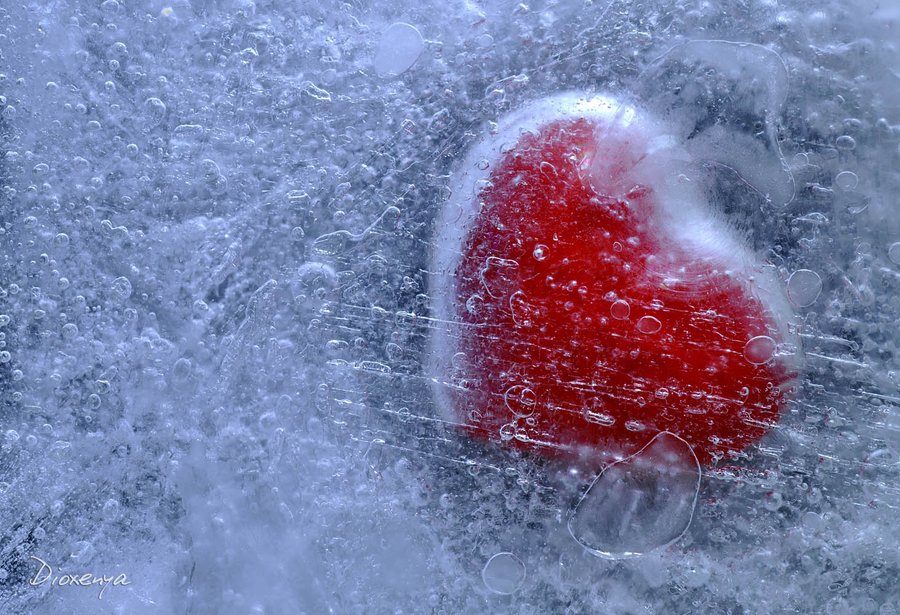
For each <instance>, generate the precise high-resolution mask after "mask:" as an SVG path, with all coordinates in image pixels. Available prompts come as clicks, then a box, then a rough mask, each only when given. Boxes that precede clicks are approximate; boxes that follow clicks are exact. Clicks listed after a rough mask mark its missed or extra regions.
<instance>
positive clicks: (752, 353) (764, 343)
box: [744, 335, 775, 365]
mask: <svg viewBox="0 0 900 615" xmlns="http://www.w3.org/2000/svg"><path fill="white" fill-rule="evenodd" d="M774 355H775V340H773V339H772V338H771V337H769V336H768V335H757V336H756V337H754V338H752V339H751V340H750V341H748V342H747V343H746V344H745V345H744V358H745V359H747V360H748V361H749V362H750V363H752V364H753V365H763V364H765V363H768V362H769V361H771V360H772V357H773V356H774Z"/></svg>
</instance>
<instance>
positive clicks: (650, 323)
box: [636, 316, 662, 335]
mask: <svg viewBox="0 0 900 615" xmlns="http://www.w3.org/2000/svg"><path fill="white" fill-rule="evenodd" d="M636 327H637V330H638V331H640V332H641V333H643V334H644V335H653V334H654V333H658V332H659V330H660V329H662V323H661V322H660V321H659V319H658V318H654V317H653V316H642V317H641V319H640V320H638V321H637V325H636Z"/></svg>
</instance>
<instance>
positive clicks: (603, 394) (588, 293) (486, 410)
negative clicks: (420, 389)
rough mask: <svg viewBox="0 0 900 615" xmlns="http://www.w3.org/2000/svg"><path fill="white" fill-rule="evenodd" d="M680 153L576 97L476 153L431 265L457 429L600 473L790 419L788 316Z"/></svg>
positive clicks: (526, 114) (535, 112)
mask: <svg viewBox="0 0 900 615" xmlns="http://www.w3.org/2000/svg"><path fill="white" fill-rule="evenodd" d="M684 158H685V156H684V154H683V152H682V151H681V150H680V149H679V147H678V145H677V140H675V139H673V138H672V137H670V136H668V135H666V133H665V131H663V130H662V129H661V128H660V125H659V124H658V123H657V122H655V121H653V120H652V119H650V118H649V117H648V116H646V115H645V114H642V113H641V112H640V111H638V110H637V109H635V108H634V107H630V106H625V105H621V104H619V103H618V102H616V101H615V100H613V99H611V98H605V97H594V98H591V99H585V98H579V97H577V96H573V95H564V96H561V97H556V98H552V99H549V100H546V101H543V102H540V103H537V104H535V105H532V106H530V107H528V108H526V109H524V110H523V111H521V112H519V113H517V114H515V115H513V116H511V117H509V118H507V119H506V120H504V121H503V122H501V125H500V127H499V129H498V130H497V131H496V132H495V134H493V135H491V136H489V137H488V138H486V139H485V140H483V141H482V142H481V143H480V144H479V145H478V146H476V148H475V149H474V150H473V152H472V154H471V155H470V156H469V158H468V160H467V162H466V164H465V165H464V168H462V169H461V170H460V171H459V173H458V174H457V176H456V178H455V181H454V184H453V189H454V194H453V196H452V197H451V200H450V201H449V202H448V203H447V205H446V206H445V208H444V210H443V212H442V215H441V219H440V220H439V225H440V227H439V230H438V239H437V242H438V243H437V245H438V247H437V249H436V252H435V257H434V262H433V270H434V272H435V273H436V276H437V277H436V280H437V296H436V300H435V315H436V317H437V321H438V326H437V327H436V328H435V333H434V336H433V339H432V350H431V352H432V368H433V370H434V371H435V382H436V385H435V390H436V393H437V401H438V404H439V405H440V406H441V408H442V409H443V411H444V412H445V415H446V416H447V417H448V418H449V419H450V420H451V421H453V422H455V423H459V424H462V425H464V426H465V428H466V429H467V430H468V431H469V432H470V433H472V434H473V435H476V436H478V437H482V438H485V439H488V440H496V441H498V442H503V443H506V444H508V445H511V446H514V447H517V448H521V449H527V450H533V451H536V452H538V453H540V454H543V455H546V456H551V457H564V458H569V459H571V458H575V457H582V458H583V457H587V458H590V459H598V460H603V461H610V460H612V459H615V458H621V457H624V456H627V455H629V454H631V453H634V452H636V451H637V450H639V449H640V448H641V447H642V446H644V445H645V444H646V443H647V442H648V441H650V440H651V439H652V438H653V437H654V436H655V435H657V434H658V433H660V432H664V431H667V432H671V433H674V434H676V435H678V436H679V437H681V438H682V439H684V440H685V441H686V442H688V443H689V444H690V445H691V446H692V447H693V449H694V452H695V454H696V455H697V457H698V459H699V460H700V462H701V463H704V464H706V463H709V462H710V461H712V460H714V459H719V458H721V457H724V456H727V455H728V454H729V453H735V452H737V451H741V450H742V449H744V448H745V447H746V446H747V445H749V444H751V443H753V442H755V441H757V440H758V439H759V438H760V437H762V436H763V435H764V434H765V433H766V431H767V430H768V429H770V427H771V426H772V425H774V424H775V423H776V422H777V420H778V417H779V413H780V409H781V407H782V406H783V404H784V403H785V401H786V392H787V390H788V388H789V387H790V385H791V384H792V381H793V379H794V378H795V377H796V375H797V372H796V365H795V364H794V362H793V359H792V358H791V356H790V354H789V353H787V352H784V351H783V348H785V347H790V345H791V343H792V342H793V338H792V337H791V334H790V333H789V332H788V328H787V320H788V319H789V318H790V310H789V309H787V308H786V303H785V301H784V299H783V295H782V294H781V292H780V290H779V288H778V285H777V284H776V283H775V282H774V279H773V278H772V276H771V274H769V273H767V272H766V271H765V270H764V268H763V267H762V266H761V265H760V264H759V263H757V261H756V259H755V258H754V256H753V255H752V254H751V253H750V252H749V251H748V250H747V249H746V248H745V247H744V246H743V245H741V243H740V242H739V241H738V240H737V239H736V238H735V236H734V233H733V232H732V231H731V230H730V229H729V228H728V227H727V225H725V224H724V223H722V222H721V221H719V220H718V219H716V217H715V216H714V215H713V214H712V213H710V212H709V209H708V207H706V204H705V203H703V202H702V201H703V198H704V197H703V194H702V192H701V191H700V190H699V189H697V188H695V187H693V184H692V182H691V181H690V180H689V179H688V177H687V175H686V173H685V172H684V169H687V168H688V167H687V166H686V165H685V161H684Z"/></svg>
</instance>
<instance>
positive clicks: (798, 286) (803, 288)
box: [787, 269, 822, 307]
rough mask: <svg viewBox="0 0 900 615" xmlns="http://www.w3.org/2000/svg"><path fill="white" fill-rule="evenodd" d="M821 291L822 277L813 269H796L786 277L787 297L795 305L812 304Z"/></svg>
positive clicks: (805, 305) (804, 305)
mask: <svg viewBox="0 0 900 615" xmlns="http://www.w3.org/2000/svg"><path fill="white" fill-rule="evenodd" d="M821 292H822V278H821V277H819V274H818V273H816V272H815V271H811V270H809V269H798V270H797V271H795V272H794V273H792V274H791V277H789V278H788V282H787V294H788V299H789V300H790V301H791V303H793V304H794V305H795V306H797V307H807V306H810V305H812V304H813V303H815V302H816V299H818V298H819V294H820V293H821Z"/></svg>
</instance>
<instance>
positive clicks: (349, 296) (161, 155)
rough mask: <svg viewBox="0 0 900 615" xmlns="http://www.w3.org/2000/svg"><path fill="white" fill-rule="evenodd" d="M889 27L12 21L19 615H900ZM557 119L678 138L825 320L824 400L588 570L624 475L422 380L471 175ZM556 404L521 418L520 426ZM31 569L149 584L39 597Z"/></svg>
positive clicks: (232, 5) (222, 17)
mask: <svg viewBox="0 0 900 615" xmlns="http://www.w3.org/2000/svg"><path fill="white" fill-rule="evenodd" d="M898 19H900V12H898V10H897V8H896V6H895V3H892V2H887V1H882V2H876V1H874V0H840V1H839V0H830V1H829V0H823V1H822V2H818V3H815V4H814V5H813V4H811V3H808V2H803V1H801V0H784V1H782V2H777V3H776V2H766V1H763V2H731V1H726V0H709V1H697V2H660V1H656V0H651V1H649V2H627V1H624V0H602V1H590V0H588V1H580V0H573V1H568V0H566V1H553V0H538V1H536V2H526V3H521V2H519V1H518V0H515V1H506V0H491V1H486V2H476V1H474V0H454V1H451V2H446V1H442V2H433V1H430V0H425V1H423V2H418V3H412V4H410V3H360V2H350V3H340V2H275V1H272V0H225V1H223V2H211V1H209V0H172V1H170V2H163V1H159V0H150V1H149V2H124V1H122V0H104V1H102V2H99V1H98V2H87V1H79V0H75V1H72V2H66V3H47V2H37V1H34V0H32V1H25V2H12V1H10V2H4V3H2V6H0V404H2V410H0V528H2V531H0V612H2V613H35V614H48V615H50V614H53V615H55V614H57V613H72V614H76V615H77V614H86V613H91V614H97V613H128V614H141V613H147V614H150V613H153V614H156V613H164V614H167V615H168V614H173V613H192V614H205V613H210V614H230V613H242V614H243V613H267V614H280V613H290V614H294V613H309V614H319V613H435V614H438V613H447V614H458V613H486V612H490V613H571V614H575V613H585V612H603V613H627V614H637V613H646V612H654V613H663V612H665V613H701V612H703V613H706V612H709V613H715V612H719V613H732V614H739V613H744V614H749V613H785V612H795V613H809V614H820V613H828V614H838V613H846V614H867V613H872V614H876V613H878V614H888V613H896V612H900V602H898V601H900V597H898V593H897V579H898V578H900V548H898V546H900V545H898V539H897V531H896V528H897V526H898V521H900V489H898V484H900V481H898V479H900V461H898V460H900V457H898V455H900V412H898V407H900V354H898V353H900V350H898V344H900V339H898V333H897V322H898V321H900V300H898V297H900V215H898V201H897V195H898V194H900V174H898V169H900V148H898V144H900V45H898V39H897V32H898V28H900V23H898ZM564 91H588V92H598V93H599V92H614V93H615V94H616V95H617V96H620V97H621V98H622V99H623V100H627V101H630V102H634V103H635V104H638V105H639V106H641V107H642V108H647V109H650V110H651V111H652V112H653V113H654V114H656V115H657V116H658V117H659V118H660V119H661V121H664V122H665V123H666V125H668V126H672V127H673V130H672V136H673V139H674V141H673V144H674V145H676V146H677V147H678V148H680V149H683V150H685V151H687V152H689V153H690V155H691V158H692V160H694V161H695V164H692V165H690V166H688V167H686V168H685V170H684V174H685V177H686V178H687V179H690V180H691V181H693V182H695V184H694V185H695V186H697V187H698V188H697V189H699V190H702V191H703V192H704V195H705V197H707V198H706V200H708V201H709V202H710V203H711V204H712V207H714V208H715V212H716V215H717V216H718V217H719V220H720V221H721V222H723V223H725V224H728V225H730V226H731V227H732V228H734V229H736V230H737V231H738V232H739V233H740V234H741V236H742V237H743V238H744V239H745V240H746V243H747V244H748V245H749V246H751V248H752V250H753V251H754V252H755V254H756V255H757V256H758V257H759V258H760V259H762V260H763V261H765V262H766V263H768V266H769V267H770V270H771V271H772V272H773V275H774V276H776V277H777V279H778V280H779V282H780V283H781V284H783V285H784V287H785V288H787V289H788V290H789V291H791V293H792V294H793V295H794V297H795V299H796V300H795V302H794V309H795V310H796V317H795V318H794V319H793V320H792V323H791V326H792V327H793V328H794V329H795V330H796V332H797V335H798V337H799V340H800V344H799V345H800V348H799V351H800V352H801V354H802V358H803V364H804V371H803V378H802V381H801V384H800V388H799V391H798V393H797V395H796V397H795V398H794V400H793V401H792V402H791V404H790V406H789V407H788V409H787V411H786V412H785V414H784V416H783V417H782V419H781V421H780V422H779V424H778V426H777V427H776V428H774V429H773V430H772V432H771V433H770V434H769V436H767V437H766V439H764V440H763V441H762V442H761V443H759V445H757V446H754V447H752V448H751V449H748V450H747V451H745V452H744V454H743V455H742V456H741V458H739V459H736V460H729V461H728V462H727V463H726V462H723V463H721V464H718V465H715V466H714V467H710V468H706V469H704V472H703V475H702V478H701V480H700V487H699V493H698V495H697V501H696V506H695V509H694V514H693V517H692V518H691V519H690V524H689V525H688V527H687V529H686V530H685V531H684V532H683V534H681V536H680V538H678V539H677V540H674V542H671V543H670V544H666V543H668V542H669V539H670V538H677V537H678V535H679V533H678V532H676V530H677V529H679V528H681V522H682V521H684V518H683V517H680V518H678V519H676V518H672V519H667V521H671V522H672V523H671V525H668V526H665V525H662V524H656V523H648V524H646V525H643V526H642V525H640V524H638V523H632V522H631V521H629V522H628V523H625V524H620V526H619V527H621V528H622V533H621V534H618V533H617V534H615V535H610V534H604V533H603V532H604V531H607V530H608V529H609V528H610V527H612V526H601V527H597V528H596V531H597V532H599V533H595V534H594V535H595V537H596V538H597V539H598V540H599V541H600V542H593V541H591V542H588V543H587V545H586V546H585V545H582V544H579V542H577V541H576V540H575V539H573V537H572V536H571V534H570V533H569V531H568V527H567V525H568V520H569V518H570V516H572V515H573V514H574V515H576V517H577V518H579V519H580V518H581V516H579V515H584V514H586V511H588V510H589V508H587V507H585V506H587V504H586V503H590V502H594V501H595V500H594V499H595V497H596V498H599V499H598V500H597V502H598V504H599V505H600V508H599V509H595V510H599V511H600V512H601V513H602V514H604V515H614V511H613V509H612V508H604V507H603V504H604V502H607V501H608V500H604V499H603V498H604V497H606V498H609V497H612V495H613V494H614V493H613V492H612V491H606V492H602V491H600V490H599V489H598V487H599V486H601V485H604V484H606V483H605V482H604V481H609V480H611V479H612V478H613V476H614V475H615V471H613V472H610V470H612V469H613V468H616V466H611V467H610V468H608V469H607V472H605V473H603V474H600V475H599V476H600V478H597V476H598V473H599V472H600V471H601V470H602V468H587V469H585V468H570V467H568V466H565V465H561V464H555V463H552V462H547V461H542V460H540V459H538V458H535V457H532V456H528V455H524V454H518V453H511V452H508V451H504V450H500V449H499V448H498V447H492V446H488V445H483V444H480V443H476V442H473V441H471V440H470V439H469V438H467V437H466V436H465V435H464V434H463V433H461V432H460V431H459V430H458V429H457V428H456V426H455V425H453V424H450V423H448V420H447V418H446V417H445V416H444V415H442V413H441V412H440V410H439V409H438V408H436V405H435V402H434V399H433V397H432V394H431V387H432V384H433V383H432V382H431V380H430V376H429V375H428V374H427V372H426V369H425V367H424V366H425V365H427V364H428V357H427V356H426V355H427V340H428V338H429V335H430V332H431V331H432V329H433V328H434V327H436V326H439V325H441V324H442V323H438V322H435V320H434V316H433V314H434V306H435V304H436V302H437V301H439V299H440V298H439V297H438V296H437V295H436V293H435V289H434V288H432V287H431V286H430V277H429V276H430V273H431V272H429V271H428V262H429V257H430V254H431V253H432V251H433V250H434V249H435V248H436V247H437V246H435V240H434V238H435V237H436V231H437V229H436V228H435V226H436V220H437V218H438V213H439V211H440V210H441V205H442V204H443V203H444V202H446V201H447V200H448V199H451V198H452V196H453V189H454V185H452V184H451V180H450V177H451V175H453V174H454V173H455V172H456V171H457V170H458V169H459V165H460V164H462V162H463V161H464V160H465V159H466V156H467V153H468V151H469V149H470V147H471V146H472V145H473V144H475V143H476V142H478V141H479V140H480V139H482V138H483V136H484V135H486V134H490V132H491V131H492V130H495V129H496V126H497V122H499V121H500V119H501V118H502V117H504V116H506V115H507V114H508V113H511V112H514V110H515V109H520V108H522V107H523V106H524V105H526V104H527V103H529V102H531V101H534V100H537V99H541V98H544V97H547V96H550V95H554V94H558V93H560V92H564ZM543 249H549V248H546V247H545V248H541V249H539V248H538V246H535V247H534V250H537V252H539V253H540V252H541V250H543ZM535 257H537V255H535ZM510 266H511V265H510ZM503 271H504V265H503V264H498V266H497V267H496V268H493V269H492V270H491V272H490V275H491V276H493V277H491V279H489V280H488V282H490V283H491V284H497V285H499V287H502V286H503V284H504V280H505V278H504V276H503ZM801 271H808V272H812V273H814V275H815V276H816V277H817V278H818V280H819V281H818V282H816V280H815V278H814V277H813V276H812V275H809V274H807V273H804V274H802V275H800V272H801ZM792 274H793V277H792ZM507 290H512V291H514V290H515V289H503V288H500V290H499V292H506V291H507ZM511 294H512V293H511ZM518 307H521V308H522V310H523V311H522V317H523V318H527V317H528V310H527V304H526V303H524V302H523V303H522V304H520V305H519V306H518ZM619 309H621V310H622V313H624V315H625V317H628V314H629V312H628V311H627V310H628V309H629V308H628V306H627V305H625V306H619V307H617V310H619ZM645 324H646V325H647V326H648V330H650V329H652V327H650V325H652V323H645ZM760 346H761V347H760V348H753V349H750V351H751V356H754V357H756V358H758V359H763V358H764V357H765V356H766V355H767V353H769V352H770V351H771V352H773V353H782V352H784V353H791V352H795V351H797V350H798V349H791V348H781V347H778V348H771V347H770V346H769V345H766V344H760ZM452 359H453V357H448V364H449V365H450V366H451V368H452V365H453V360H452ZM448 376H449V377H448V381H450V382H453V378H456V379H457V380H458V379H460V378H464V374H459V373H450V374H449V375H448ZM530 399H531V398H530V396H529V393H528V391H526V390H514V391H510V392H509V395H508V396H506V398H505V399H504V400H498V401H500V403H509V404H510V405H511V406H512V407H513V408H514V409H516V411H517V413H518V414H519V415H521V417H522V418H523V419H525V420H527V417H528V408H529V403H530V402H529V400H530ZM607 419H608V417H606V416H605V415H604V414H603V413H602V412H599V411H598V412H592V411H590V409H586V413H585V420H589V421H596V422H597V423H598V424H602V423H603V422H604V421H605V420H607ZM512 436H513V437H515V434H512ZM604 476H605V477H606V478H604ZM595 479H597V482H594V480H595ZM624 480H625V479H624V478H623V481H624ZM592 483H593V487H591V485H592ZM623 484H624V485H628V484H630V483H628V482H627V481H626V482H624V483H623ZM650 484H655V485H657V486H659V485H661V484H662V483H660V482H659V479H658V480H657V481H656V482H655V483H653V482H652V481H651V483H650ZM678 493H681V494H683V493H686V491H684V490H682V491H678ZM586 494H587V495H586ZM582 496H584V498H585V499H584V500H582ZM677 501H683V499H676V500H665V502H664V503H666V504H667V505H668V504H671V503H672V502H677ZM579 502H581V503H582V504H581V505H579ZM661 502H663V501H661ZM662 510H669V509H667V508H663V509H662ZM635 511H636V512H639V511H638V509H637V508H636V509H635ZM650 512H652V511H650ZM601 518H602V517H601ZM618 518H619V520H620V521H621V519H622V517H621V515H619V517H618ZM641 518H642V519H645V520H646V519H648V517H641ZM676 520H677V521H679V523H674V522H675V521H676ZM642 527H644V528H647V529H646V531H645V532H640V531H639V530H640V528H642ZM666 527H668V531H665V532H661V530H663V529H665V528H666ZM654 532H659V533H654ZM617 537H618V538H617ZM622 537H626V538H628V544H625V543H624V542H623V540H624V539H623V538H622ZM613 538H616V539H617V540H619V542H618V543H615V544H612V545H611V546H610V544H611V542H610V541H611V540H612V539H613ZM632 538H635V539H636V538H641V539H643V540H645V542H643V543H634V542H631V539H632ZM634 544H638V546H637V547H634V546H632V545H634ZM586 547H587V548H586ZM598 547H601V548H600V549H599V550H601V551H603V550H606V551H607V552H613V551H617V550H618V551H619V552H621V551H623V550H624V551H629V552H636V551H647V552H645V553H644V554H643V555H641V556H639V557H632V558H625V559H605V558H600V557H596V556H595V554H593V553H591V551H590V550H598ZM651 547H656V548H651ZM32 556H34V557H39V558H42V559H43V560H45V561H47V562H48V563H50V564H51V565H52V566H53V567H54V569H55V570H56V572H57V573H58V574H63V573H66V574H68V573H73V574H74V573H82V572H89V573H93V574H97V575H103V574H106V575H115V574H119V573H125V574H127V577H128V581H129V584H128V585H120V586H115V587H108V588H107V589H106V591H105V592H104V594H103V598H102V600H101V599H98V595H97V589H96V587H91V588H85V587H77V586H66V585H63V586H60V585H58V584H57V585H49V584H41V585H37V586H33V585H31V584H30V583H29V581H30V580H31V579H33V577H34V575H35V573H36V572H37V570H38V567H37V565H36V561H35V560H33V559H31V558H32ZM492 558H494V559H492ZM491 562H493V563H491ZM498 589H499V590H500V592H499V593H498V591H497V590H498ZM509 590H512V591H511V592H510V591H509Z"/></svg>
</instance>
